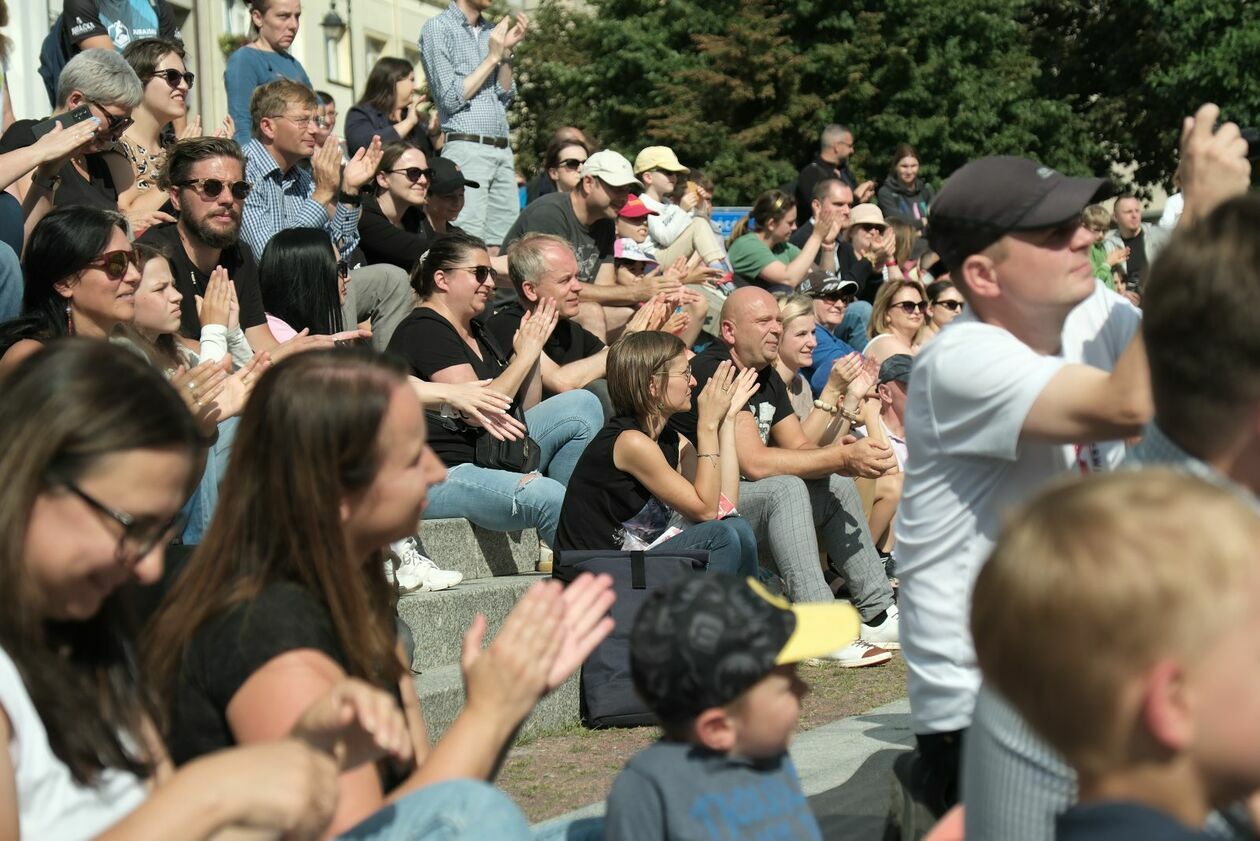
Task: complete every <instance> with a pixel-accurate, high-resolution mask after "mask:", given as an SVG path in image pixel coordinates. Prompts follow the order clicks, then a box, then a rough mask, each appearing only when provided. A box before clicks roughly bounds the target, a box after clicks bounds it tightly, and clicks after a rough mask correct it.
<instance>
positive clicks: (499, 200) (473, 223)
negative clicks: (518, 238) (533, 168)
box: [442, 140, 521, 245]
mask: <svg viewBox="0 0 1260 841" xmlns="http://www.w3.org/2000/svg"><path fill="white" fill-rule="evenodd" d="M442 157H444V158H446V159H447V160H448V161H452V162H453V163H455V164H458V165H459V168H460V171H461V172H462V173H463V175H464V177H465V178H467V179H468V180H469V181H476V182H477V183H478V184H480V185H481V186H480V187H478V188H476V189H473V188H472V187H466V188H465V189H464V209H463V210H461V211H460V213H459V218H458V219H456V220H455V224H456V225H458V226H459V227H460V228H463V229H464V230H465V231H467V232H468V233H470V234H472V235H473V236H475V237H481V238H482V239H484V240H485V241H486V244H487V245H499V244H501V243H502V242H503V238H504V237H505V236H507V232H508V229H509V228H511V227H512V223H513V222H515V221H516V217H517V215H518V214H519V213H520V210H521V199H520V195H519V194H518V193H517V190H516V165H515V163H514V162H513V160H512V150H511V149H496V148H495V147H493V146H486V145H485V144H484V143H470V142H469V141H467V140H452V141H450V142H448V143H447V144H446V145H445V146H443V147H442Z"/></svg>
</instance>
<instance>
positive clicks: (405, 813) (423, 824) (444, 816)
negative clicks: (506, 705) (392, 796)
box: [337, 780, 533, 841]
mask: <svg viewBox="0 0 1260 841" xmlns="http://www.w3.org/2000/svg"><path fill="white" fill-rule="evenodd" d="M337 837H338V838H339V839H344V841H464V839H467V841H472V839H481V838H493V839H495V841H528V839H530V838H532V837H533V832H532V831H531V830H530V828H529V824H528V823H527V822H526V820H525V815H523V814H522V813H521V810H520V807H519V806H517V805H516V804H515V803H513V802H512V800H511V798H509V797H508V796H507V795H506V794H504V793H503V792H501V791H499V790H498V789H496V788H495V787H494V786H492V785H490V784H489V783H485V782H482V781H480V780H448V781H446V782H441V783H434V784H433V785H428V786H425V787H424V788H422V789H419V790H418V791H414V792H412V793H411V794H408V795H407V796H406V797H404V798H402V799H401V800H398V801H397V802H394V803H390V804H388V805H386V806H384V807H382V808H381V810H380V811H378V812H377V813H376V814H374V815H372V816H371V817H370V818H368V819H367V820H365V821H363V822H362V823H360V824H359V825H357V826H355V827H353V828H351V829H350V830H349V831H347V832H345V833H343V834H341V835H339V836H337Z"/></svg>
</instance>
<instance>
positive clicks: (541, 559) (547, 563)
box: [534, 540, 556, 575]
mask: <svg viewBox="0 0 1260 841" xmlns="http://www.w3.org/2000/svg"><path fill="white" fill-rule="evenodd" d="M555 559H556V556H555V553H554V552H552V551H551V547H550V546H548V545H547V544H546V543H543V542H542V541H541V540H540V541H538V566H536V567H534V570H535V571H536V572H545V573H547V574H548V575H550V574H551V570H552V567H553V566H554V564H555Z"/></svg>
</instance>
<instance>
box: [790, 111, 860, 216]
mask: <svg viewBox="0 0 1260 841" xmlns="http://www.w3.org/2000/svg"><path fill="white" fill-rule="evenodd" d="M853 148H854V146H853V132H852V131H850V130H849V128H848V127H847V126H842V125H837V124H835V123H832V124H831V125H829V126H827V127H826V128H825V129H823V130H822V135H821V136H820V137H819V139H818V157H816V158H814V159H813V160H812V161H810V162H809V163H808V164H806V165H805V168H804V169H802V170H801V172H800V174H799V175H798V176H797V177H796V207H797V210H798V211H804V209H805V208H807V207H809V203H810V200H812V199H813V198H814V186H815V185H816V184H817V183H818V182H819V181H821V180H823V179H824V178H839V179H840V181H841V182H843V183H844V184H845V185H846V186H847V187H848V188H849V189H851V190H852V191H853V197H854V198H855V199H857V203H858V204H863V203H865V202H868V201H870V200H871V196H872V195H874V194H875V182H874V181H863V182H862V183H861V184H859V183H858V181H857V178H856V177H855V176H854V175H853V170H851V169H849V156H850V155H852V154H853Z"/></svg>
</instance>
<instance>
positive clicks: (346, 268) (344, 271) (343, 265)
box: [337, 260, 350, 280]
mask: <svg viewBox="0 0 1260 841" xmlns="http://www.w3.org/2000/svg"><path fill="white" fill-rule="evenodd" d="M349 276H350V264H349V263H347V262H346V261H345V260H338V261H337V277H339V278H341V279H342V280H345V279H346V278H348V277H349Z"/></svg>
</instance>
